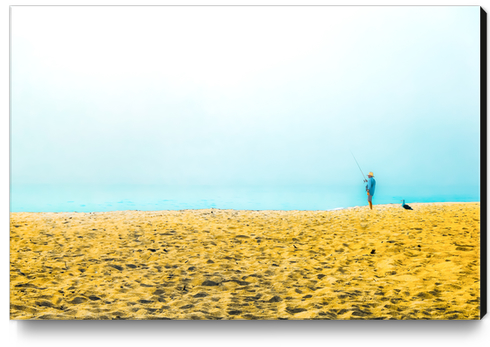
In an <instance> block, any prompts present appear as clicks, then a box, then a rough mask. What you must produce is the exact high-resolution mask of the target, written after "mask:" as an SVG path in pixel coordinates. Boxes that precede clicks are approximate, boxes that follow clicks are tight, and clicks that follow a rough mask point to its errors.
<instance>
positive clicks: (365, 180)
mask: <svg viewBox="0 0 490 347" xmlns="http://www.w3.org/2000/svg"><path fill="white" fill-rule="evenodd" d="M349 152H350V154H352V157H353V158H354V160H355V161H356V164H357V167H358V168H359V171H361V175H362V178H364V182H367V179H366V176H364V173H363V172H362V169H361V166H360V165H359V163H358V162H357V159H356V157H355V156H354V153H352V151H351V150H349Z"/></svg>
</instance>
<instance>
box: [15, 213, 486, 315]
mask: <svg viewBox="0 0 490 347" xmlns="http://www.w3.org/2000/svg"><path fill="white" fill-rule="evenodd" d="M410 205H411V206H412V207H413V209H414V210H413V211H405V210H403V209H402V208H401V207H400V206H399V205H379V206H375V210H373V211H369V210H368V208H367V207H357V208H350V209H345V210H337V211H235V210H216V209H208V210H185V211H154V212H142V211H121V212H100V213H11V221H10V222H11V228H10V318H11V319H35V320H37V319H213V320H214V319H479V314H480V311H479V301H480V296H479V290H480V247H479V238H480V203H431V204H410Z"/></svg>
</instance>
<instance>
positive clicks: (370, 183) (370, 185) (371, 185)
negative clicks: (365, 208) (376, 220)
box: [366, 172, 376, 210]
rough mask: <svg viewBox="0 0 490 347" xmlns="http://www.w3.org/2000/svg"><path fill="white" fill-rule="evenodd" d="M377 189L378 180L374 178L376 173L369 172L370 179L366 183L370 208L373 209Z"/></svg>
mask: <svg viewBox="0 0 490 347" xmlns="http://www.w3.org/2000/svg"><path fill="white" fill-rule="evenodd" d="M375 189H376V180H375V179H374V174H373V173H372V172H370V173H368V180H367V185H366V192H367V196H368V202H369V208H370V209H371V210H372V209H373V195H374V191H375Z"/></svg>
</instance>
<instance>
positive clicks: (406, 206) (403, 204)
mask: <svg viewBox="0 0 490 347" xmlns="http://www.w3.org/2000/svg"><path fill="white" fill-rule="evenodd" d="M402 207H403V208H404V209H405V210H413V208H411V207H410V206H409V205H407V204H405V200H402Z"/></svg>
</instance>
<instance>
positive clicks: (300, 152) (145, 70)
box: [11, 6, 480, 186]
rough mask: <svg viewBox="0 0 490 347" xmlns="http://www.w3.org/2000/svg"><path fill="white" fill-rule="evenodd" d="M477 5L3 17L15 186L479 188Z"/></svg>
mask: <svg viewBox="0 0 490 347" xmlns="http://www.w3.org/2000/svg"><path fill="white" fill-rule="evenodd" d="M479 14H480V9H479V7H477V6H474V7H214V6H213V7H13V8H12V30H11V44H12V50H11V162H12V166H11V172H12V176H11V180H12V183H13V184H22V183H55V184H56V183H102V184H105V183H136V184H140V183H152V184H303V183H304V184H353V182H355V183H358V181H359V180H360V179H361V174H360V172H359V169H358V168H357V166H356V164H355V162H354V160H353V159H352V156H351V154H350V152H349V149H351V150H352V151H353V152H354V153H355V155H356V157H357V159H358V161H359V164H360V165H361V167H362V169H363V170H364V171H365V173H367V172H368V171H374V173H375V176H376V178H377V179H378V181H382V182H384V183H385V184H399V183H402V182H403V183H405V184H406V183H407V182H409V183H410V184H413V185H427V186H431V185H433V186H435V185H439V186H441V185H442V186H445V185H447V186H450V185H468V184H471V185H478V183H479V177H480V175H479V171H480V160H479V156H480V150H479V146H480V136H479V131H480V126H479V122H480V118H479V117H480V116H479V99H480V98H479V95H480V94H479V93H480V88H479V73H480V71H479V66H480V57H479V39H480V35H479Z"/></svg>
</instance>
